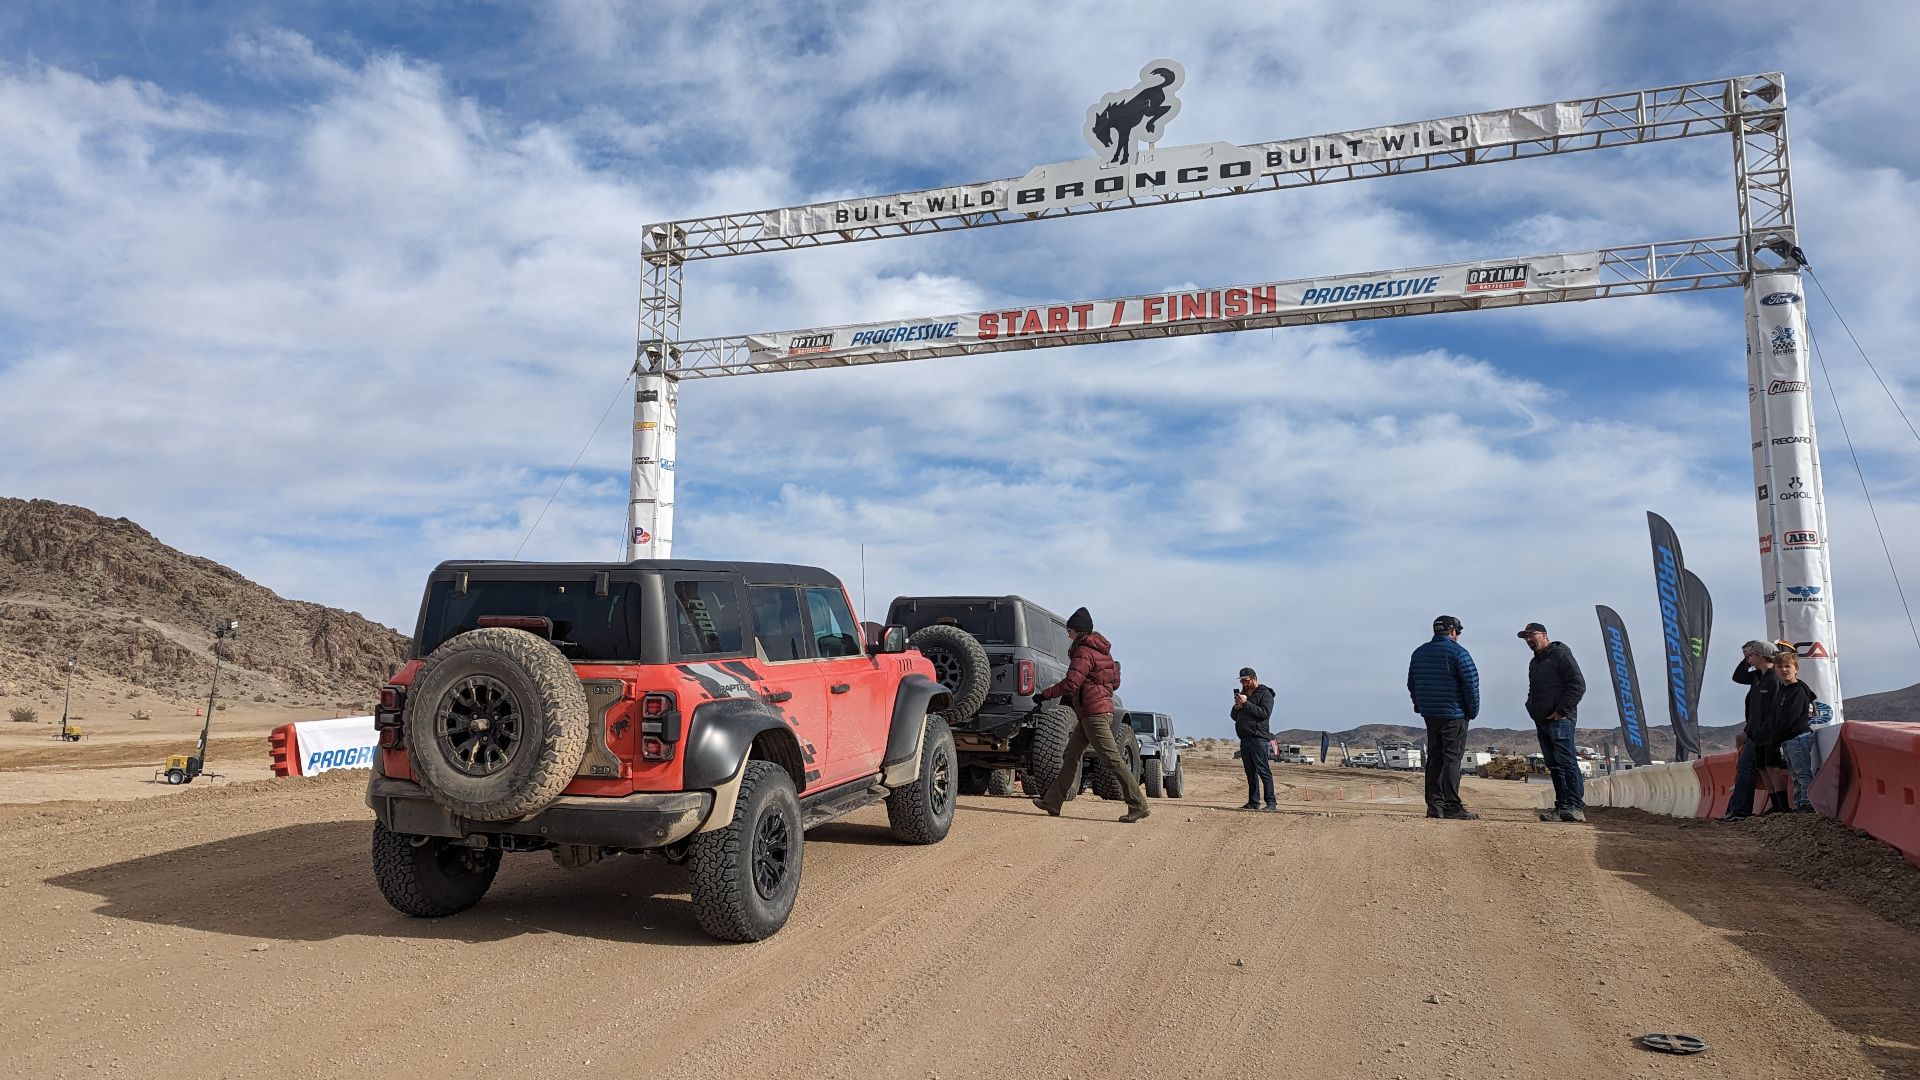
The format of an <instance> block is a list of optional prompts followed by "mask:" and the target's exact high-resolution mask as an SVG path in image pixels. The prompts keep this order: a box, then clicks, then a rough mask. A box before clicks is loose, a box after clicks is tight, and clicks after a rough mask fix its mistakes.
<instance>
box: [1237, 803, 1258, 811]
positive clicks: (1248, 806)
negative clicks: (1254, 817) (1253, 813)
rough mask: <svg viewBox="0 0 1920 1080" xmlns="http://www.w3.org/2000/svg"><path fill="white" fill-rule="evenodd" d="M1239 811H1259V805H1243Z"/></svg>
mask: <svg viewBox="0 0 1920 1080" xmlns="http://www.w3.org/2000/svg"><path fill="white" fill-rule="evenodd" d="M1240 809H1242V810H1258V809H1260V804H1259V803H1257V802H1250V803H1248V804H1247V805H1245V806H1243V807H1241V808H1240Z"/></svg>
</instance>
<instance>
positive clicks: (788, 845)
mask: <svg viewBox="0 0 1920 1080" xmlns="http://www.w3.org/2000/svg"><path fill="white" fill-rule="evenodd" d="M792 854H793V830H792V828H790V827H789V826H788V824H787V819H786V816H785V815H784V814H781V813H779V812H777V811H776V812H773V813H769V814H768V815H767V816H765V817H763V818H761V819H760V828H759V829H757V830H756V831H755V834H754V838H753V887H754V890H755V891H756V892H758V893H759V894H760V897H761V899H763V900H772V899H774V898H775V897H777V896H779V895H780V892H781V888H782V886H784V885H785V884H786V881H787V871H788V869H789V868H790V866H791V863H790V859H789V857H790V856H791V855H792Z"/></svg>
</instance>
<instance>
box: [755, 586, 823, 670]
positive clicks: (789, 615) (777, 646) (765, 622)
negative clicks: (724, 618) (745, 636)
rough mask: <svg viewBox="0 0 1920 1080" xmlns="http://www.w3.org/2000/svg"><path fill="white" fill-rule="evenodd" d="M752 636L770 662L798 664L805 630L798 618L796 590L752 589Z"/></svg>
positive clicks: (804, 652)
mask: <svg viewBox="0 0 1920 1080" xmlns="http://www.w3.org/2000/svg"><path fill="white" fill-rule="evenodd" d="M747 601H748V602H749V603H751V604H752V605H753V632H754V637H755V640H757V641H759V642H760V651H761V652H763V653H765V654H766V657H767V659H768V660H770V661H776V662H777V661H781V660H800V659H804V658H805V657H807V656H808V655H810V654H809V653H808V651H807V644H806V642H807V627H806V624H805V623H804V622H803V621H802V620H801V618H800V590H798V589H795V588H791V587H789V586H785V585H752V586H749V587H748V588H747Z"/></svg>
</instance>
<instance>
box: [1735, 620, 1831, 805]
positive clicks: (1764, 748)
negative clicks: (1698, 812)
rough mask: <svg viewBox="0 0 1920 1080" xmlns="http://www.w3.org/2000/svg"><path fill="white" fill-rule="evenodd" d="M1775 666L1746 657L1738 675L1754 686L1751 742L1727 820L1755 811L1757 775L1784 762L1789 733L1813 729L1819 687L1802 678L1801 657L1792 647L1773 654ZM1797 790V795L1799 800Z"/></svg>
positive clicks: (1750, 698) (1738, 773)
mask: <svg viewBox="0 0 1920 1080" xmlns="http://www.w3.org/2000/svg"><path fill="white" fill-rule="evenodd" d="M1771 660H1772V664H1771V665H1770V667H1769V668H1766V669H1760V668H1759V667H1758V666H1757V665H1751V664H1748V663H1746V662H1744V660H1743V662H1742V664H1741V666H1740V668H1739V669H1738V670H1736V671H1735V672H1734V675H1733V680H1734V681H1735V682H1738V683H1745V684H1747V685H1749V686H1750V687H1752V689H1750V690H1749V691H1748V692H1747V725H1746V731H1745V734H1746V737H1747V741H1746V745H1744V746H1742V747H1741V748H1740V764H1739V765H1738V766H1737V767H1736V769H1735V770H1734V776H1733V795H1732V797H1731V798H1729V799H1728V800H1727V812H1726V815H1725V816H1724V817H1722V818H1721V820H1722V821H1738V820H1740V819H1741V818H1744V817H1751V816H1752V815H1753V788H1754V777H1755V775H1756V774H1757V773H1758V772H1759V770H1761V769H1763V768H1771V767H1777V766H1779V765H1780V764H1781V760H1782V759H1781V756H1780V748H1781V747H1783V746H1785V745H1786V744H1787V741H1788V740H1789V739H1793V738H1795V737H1797V736H1800V735H1804V734H1806V733H1807V732H1809V731H1811V730H1813V728H1812V726H1811V720H1812V717H1813V704H1814V702H1815V701H1816V700H1817V698H1816V697H1815V696H1814V693H1813V688H1812V687H1810V686H1808V685H1807V684H1806V683H1803V682H1801V681H1800V657H1799V655H1798V654H1796V653H1795V652H1794V651H1793V650H1792V648H1791V647H1789V648H1785V649H1781V650H1780V651H1779V652H1777V653H1775V654H1774V655H1773V657H1772V658H1771ZM1797 795H1798V793H1796V799H1795V801H1796V802H1797V801H1799V800H1798V798H1797Z"/></svg>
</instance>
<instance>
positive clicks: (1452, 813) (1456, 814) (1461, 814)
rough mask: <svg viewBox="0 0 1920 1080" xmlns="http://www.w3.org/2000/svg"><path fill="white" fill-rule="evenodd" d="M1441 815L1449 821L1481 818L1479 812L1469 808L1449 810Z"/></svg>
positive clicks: (1477, 819)
mask: <svg viewBox="0 0 1920 1080" xmlns="http://www.w3.org/2000/svg"><path fill="white" fill-rule="evenodd" d="M1440 816H1441V817H1443V818H1445V819H1447V820H1448V821H1479V820H1480V815H1479V814H1476V813H1474V812H1473V811H1471V810H1467V809H1464V808H1463V809H1459V810H1449V811H1447V812H1446V813H1444V814H1441V815H1440Z"/></svg>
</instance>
